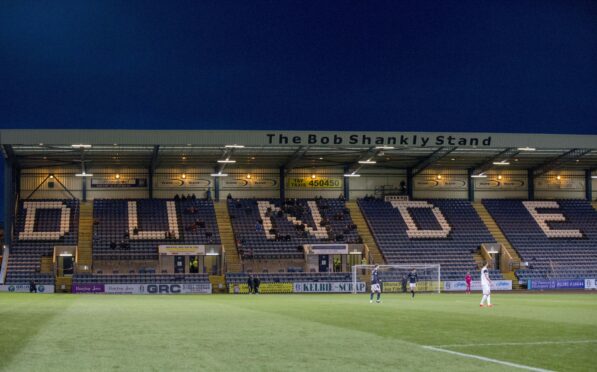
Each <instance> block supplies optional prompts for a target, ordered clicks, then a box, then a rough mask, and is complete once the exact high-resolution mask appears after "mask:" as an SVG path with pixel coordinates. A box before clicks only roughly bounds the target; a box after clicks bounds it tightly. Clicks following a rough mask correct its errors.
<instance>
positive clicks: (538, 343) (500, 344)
mask: <svg viewBox="0 0 597 372" xmlns="http://www.w3.org/2000/svg"><path fill="white" fill-rule="evenodd" d="M592 343H597V340H570V341H565V340H563V341H536V342H533V341H531V342H500V343H493V344H452V345H434V347H438V348H446V347H473V346H526V345H566V344H592Z"/></svg>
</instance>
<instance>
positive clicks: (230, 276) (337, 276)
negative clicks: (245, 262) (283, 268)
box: [226, 272, 352, 284]
mask: <svg viewBox="0 0 597 372" xmlns="http://www.w3.org/2000/svg"><path fill="white" fill-rule="evenodd" d="M253 276H254V277H256V278H259V279H260V280H261V282H262V283H293V282H351V281H352V276H351V273H301V272H297V273H270V274H264V273H257V274H253ZM248 278H249V273H227V274H226V282H227V283H228V284H245V283H247V279H248Z"/></svg>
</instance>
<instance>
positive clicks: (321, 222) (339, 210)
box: [228, 199, 360, 259]
mask: <svg viewBox="0 0 597 372" xmlns="http://www.w3.org/2000/svg"><path fill="white" fill-rule="evenodd" d="M228 210H229V213H230V219H231V222H232V227H233V229H234V234H235V238H236V241H237V246H238V247H239V251H240V252H241V255H242V256H243V257H244V258H268V259H279V258H288V259H290V258H302V257H303V249H302V246H303V245H304V244H318V243H319V244H321V243H336V242H338V243H346V244H349V243H357V242H359V241H360V237H359V235H358V233H357V231H356V228H355V227H354V226H352V225H353V222H352V219H351V217H350V212H349V211H348V209H346V206H345V203H344V201H343V200H337V199H317V200H306V199H291V200H287V201H286V202H282V201H281V200H279V199H273V200H253V199H250V200H249V199H240V200H232V199H229V200H228ZM259 221H260V222H259ZM258 225H259V226H258Z"/></svg>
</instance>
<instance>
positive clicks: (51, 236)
mask: <svg viewBox="0 0 597 372" xmlns="http://www.w3.org/2000/svg"><path fill="white" fill-rule="evenodd" d="M78 225H79V202H78V201H77V200H30V201H20V202H19V208H18V212H17V219H16V223H15V239H14V241H13V246H12V247H11V250H10V257H9V264H8V272H7V276H6V282H7V283H8V284H29V282H30V281H31V280H35V281H36V282H37V283H38V284H45V285H48V284H54V275H53V274H51V273H40V270H41V259H42V257H52V255H53V252H54V246H56V245H77V240H78Z"/></svg>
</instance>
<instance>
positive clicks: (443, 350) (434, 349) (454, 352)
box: [423, 346, 553, 372]
mask: <svg viewBox="0 0 597 372" xmlns="http://www.w3.org/2000/svg"><path fill="white" fill-rule="evenodd" d="M423 348H424V349H427V350H432V351H438V352H441V353H447V354H452V355H458V356H461V357H464V358H471V359H477V360H482V361H484V362H489V363H496V364H501V365H503V366H508V367H513V368H518V369H524V370H527V371H536V372H553V371H551V370H549V369H543V368H536V367H529V366H525V365H523V364H517V363H511V362H506V361H504V360H499V359H492V358H487V357H483V356H480V355H474V354H466V353H461V352H458V351H452V350H446V349H441V348H439V347H434V346H423Z"/></svg>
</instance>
